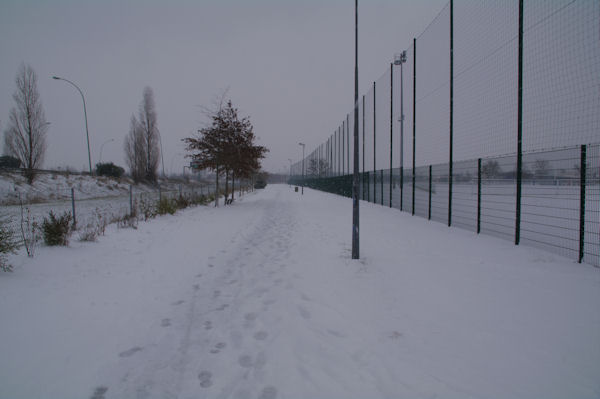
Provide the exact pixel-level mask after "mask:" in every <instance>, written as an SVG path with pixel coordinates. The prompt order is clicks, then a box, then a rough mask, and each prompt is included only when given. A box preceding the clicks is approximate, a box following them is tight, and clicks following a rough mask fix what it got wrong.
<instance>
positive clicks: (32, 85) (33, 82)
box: [4, 63, 48, 184]
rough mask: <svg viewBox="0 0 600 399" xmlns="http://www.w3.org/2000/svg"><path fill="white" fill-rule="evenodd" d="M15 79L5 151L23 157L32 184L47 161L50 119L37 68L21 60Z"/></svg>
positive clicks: (5, 138) (5, 133) (26, 172)
mask: <svg viewBox="0 0 600 399" xmlns="http://www.w3.org/2000/svg"><path fill="white" fill-rule="evenodd" d="M15 83H16V85H17V90H16V91H15V93H14V94H13V100H14V101H15V107H13V108H11V110H10V112H9V114H8V125H7V127H6V130H5V131H4V152H5V153H6V154H7V155H12V156H14V157H16V158H18V159H19V160H20V161H21V164H22V165H23V167H24V168H25V175H26V177H27V181H28V182H29V184H31V183H33V180H34V179H35V169H38V168H39V167H40V166H41V165H42V163H43V161H44V154H45V152H46V131H47V130H48V122H46V116H45V115H44V108H43V107H42V100H41V99H40V94H39V92H38V89H37V75H36V73H35V71H34V70H33V68H31V66H29V65H25V64H24V63H23V64H21V66H20V67H19V70H18V72H17V77H16V79H15Z"/></svg>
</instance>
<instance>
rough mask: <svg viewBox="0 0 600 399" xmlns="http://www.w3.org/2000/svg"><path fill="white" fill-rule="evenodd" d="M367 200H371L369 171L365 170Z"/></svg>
mask: <svg viewBox="0 0 600 399" xmlns="http://www.w3.org/2000/svg"><path fill="white" fill-rule="evenodd" d="M366 177H367V202H371V172H369V171H367V176H366Z"/></svg>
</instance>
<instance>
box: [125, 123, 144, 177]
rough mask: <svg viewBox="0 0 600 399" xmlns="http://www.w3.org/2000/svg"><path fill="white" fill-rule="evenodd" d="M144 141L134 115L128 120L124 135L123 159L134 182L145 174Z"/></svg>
mask: <svg viewBox="0 0 600 399" xmlns="http://www.w3.org/2000/svg"><path fill="white" fill-rule="evenodd" d="M145 148H146V143H145V141H144V136H143V135H142V130H141V127H140V124H139V122H138V120H137V119H136V117H135V116H134V115H131V121H130V122H129V133H128V134H127V136H126V137H125V144H124V149H125V161H126V162H127V166H128V167H129V171H130V173H131V177H132V178H133V180H134V181H135V182H140V181H142V180H143V179H144V177H145V176H146V160H147V157H146V151H145Z"/></svg>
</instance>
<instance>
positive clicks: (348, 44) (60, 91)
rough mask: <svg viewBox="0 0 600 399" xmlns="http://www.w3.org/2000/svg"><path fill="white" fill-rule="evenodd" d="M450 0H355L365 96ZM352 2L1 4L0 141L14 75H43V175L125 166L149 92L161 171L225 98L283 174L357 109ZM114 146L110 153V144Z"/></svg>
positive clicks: (174, 165)
mask: <svg viewBox="0 0 600 399" xmlns="http://www.w3.org/2000/svg"><path fill="white" fill-rule="evenodd" d="M446 2H447V1H446V0H424V1H417V0H369V1H359V80H360V94H363V93H364V92H365V91H367V90H368V88H369V86H370V85H371V84H372V82H373V81H374V80H375V79H377V78H378V77H379V76H380V75H381V74H382V73H383V72H384V71H385V69H386V68H387V67H388V66H389V63H390V62H391V61H392V58H393V54H394V53H396V52H399V51H401V50H403V49H406V48H408V47H409V46H410V45H411V43H412V38H413V37H414V36H417V35H418V34H419V33H421V32H422V31H423V30H424V29H425V27H426V26H427V24H428V23H429V22H431V21H432V20H433V19H434V17H435V16H436V15H437V13H439V11H440V10H441V9H442V8H443V7H444V5H445V3H446ZM353 29H354V1H351V0H347V1H341V0H330V1H316V0H303V1H285V0H259V1H242V0H196V1H192V0H172V1H164V2H163V1H142V0H139V1H136V0H132V1H127V0H125V1H121V0H119V1H113V0H108V1H89V0H84V1H75V0H53V1H49V0H48V1H42V0H39V1H29V0H1V1H0V72H1V73H0V123H1V125H0V128H1V129H2V131H3V130H4V128H5V127H6V124H7V121H8V112H9V110H10V108H11V107H12V106H13V100H12V94H13V92H14V90H15V83H14V79H15V74H16V72H17V68H18V66H19V64H20V63H21V62H25V63H27V64H30V65H31V66H32V67H33V68H34V70H35V71H36V72H37V74H38V79H39V82H38V88H39V91H40V94H41V99H42V102H43V105H44V109H45V112H46V118H47V120H48V121H49V122H51V125H50V129H49V131H48V137H47V140H48V152H47V155H46V161H45V165H44V166H45V167H58V166H60V167H66V166H69V167H72V168H75V169H77V170H86V169H87V148H86V142H85V124H84V119H83V106H82V102H81V97H80V96H79V93H77V91H76V90H75V89H74V88H73V87H72V86H70V85H69V84H67V83H66V82H62V81H56V80H52V78H51V77H52V76H53V75H57V76H61V77H64V78H66V79H69V80H71V81H73V82H74V83H76V84H77V85H78V86H79V87H80V88H81V89H82V90H83V92H84V94H85V99H86V103H87V111H88V121H89V132H90V144H91V152H92V163H96V162H98V160H99V156H100V150H101V146H102V145H103V144H104V147H103V150H102V161H104V162H106V161H112V162H115V163H116V164H118V165H121V166H125V162H124V157H123V140H124V138H125V135H126V134H127V132H128V128H129V119H130V117H131V114H132V113H137V110H138V105H139V103H140V101H141V99H142V91H143V88H144V87H145V86H150V87H152V88H153V89H154V94H155V99H156V107H157V112H158V124H159V129H160V132H161V135H162V142H163V149H164V162H165V171H166V172H167V173H170V172H175V173H180V171H181V169H182V167H183V165H185V164H187V162H188V161H187V160H185V159H184V158H183V155H184V150H183V148H184V147H183V145H182V142H181V139H182V138H184V137H187V136H190V135H191V134H193V132H195V131H196V130H197V129H198V128H199V127H201V126H202V125H203V123H205V122H206V120H205V117H204V116H203V114H202V113H201V110H200V106H209V105H210V104H211V101H212V100H213V98H214V97H215V96H216V95H218V94H219V93H221V92H222V91H223V90H224V89H226V88H229V92H228V94H229V97H230V98H231V99H232V101H233V103H234V105H235V106H237V107H238V108H239V110H240V112H241V114H242V115H247V116H249V117H250V118H251V120H252V122H253V124H254V128H255V133H256V135H257V136H258V137H259V141H258V143H259V144H261V145H264V146H266V147H267V148H269V149H270V153H269V154H268V156H267V158H266V159H265V160H264V161H263V167H264V168H265V169H266V170H268V171H271V172H280V171H283V170H285V171H287V168H288V166H289V162H288V159H289V158H291V159H292V160H294V161H296V160H298V159H299V158H300V151H301V149H300V147H299V146H298V144H297V143H298V142H299V141H303V142H305V143H306V144H307V150H309V149H312V148H314V146H316V145H319V144H321V143H322V142H323V141H324V140H325V139H326V137H327V136H328V135H329V134H331V133H332V132H333V130H334V129H336V128H337V127H338V125H339V123H340V121H341V120H342V119H343V118H344V117H345V115H346V113H347V112H349V111H350V110H351V108H352V101H353V94H354V87H353V74H354V36H353V34H354V31H353ZM110 140H112V141H110Z"/></svg>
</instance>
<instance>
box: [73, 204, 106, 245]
mask: <svg viewBox="0 0 600 399" xmlns="http://www.w3.org/2000/svg"><path fill="white" fill-rule="evenodd" d="M106 224H107V222H106V219H105V218H104V217H103V216H102V214H101V213H100V211H99V210H98V209H96V211H95V212H94V220H92V221H90V222H89V223H88V224H87V226H85V228H84V229H83V230H81V231H80V232H79V241H96V239H97V238H98V236H99V235H104V231H105V230H106Z"/></svg>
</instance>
